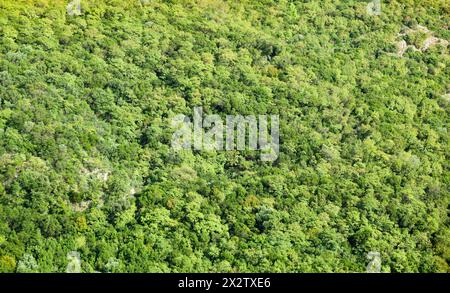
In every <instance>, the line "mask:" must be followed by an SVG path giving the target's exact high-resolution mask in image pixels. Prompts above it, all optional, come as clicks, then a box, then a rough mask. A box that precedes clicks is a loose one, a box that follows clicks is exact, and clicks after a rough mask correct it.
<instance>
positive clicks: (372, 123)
mask: <svg viewBox="0 0 450 293" xmlns="http://www.w3.org/2000/svg"><path fill="white" fill-rule="evenodd" d="M68 2H69V1H62V0H2V1H1V2H0V272H64V271H70V270H75V271H77V270H78V271H80V270H81V271H82V272H95V271H98V272H364V271H366V266H367V264H368V261H369V260H368V259H367V256H368V253H371V252H376V253H379V255H380V257H381V271H383V272H449V271H450V267H449V263H450V222H449V219H448V212H449V210H448V208H449V197H450V190H449V183H450V182H449V180H450V176H449V175H450V173H449V162H450V160H449V153H450V147H449V122H450V121H449V112H450V108H449V103H450V72H449V68H450V67H449V61H450V59H449V52H448V49H449V48H448V40H450V31H449V27H448V25H449V23H450V5H449V2H448V1H447V0H436V1H432V0H420V1H419V0H417V1H413V0H405V1H395V0H392V1H387V0H383V1H381V13H379V14H376V15H374V14H371V13H368V10H367V5H368V1H347V0H346V1H344V0H324V1H312V0H303V1H287V0H280V1H275V0H259V1H256V0H255V1H250V0H246V1H237V0H232V1H219V0H171V1H162V0H141V1H139V0H94V1H87V0H81V2H80V3H81V10H80V11H79V13H78V12H77V11H76V12H77V13H71V14H72V15H69V13H68V10H67V4H68ZM75 8H76V7H75ZM195 106H201V107H203V110H204V112H205V113H209V114H218V115H221V116H224V115H228V114H230V115H231V114H242V115H247V114H255V115H258V114H268V115H279V117H280V154H279V157H278V159H277V160H276V161H273V162H263V161H261V160H260V159H259V154H258V153H257V152H254V151H250V150H245V151H221V152H219V151H217V152H215V151H198V150H186V151H181V152H175V151H174V150H173V149H171V147H170V140H171V137H172V132H173V131H172V129H171V128H170V123H169V119H170V118H171V117H173V116H174V115H176V114H179V113H182V114H185V115H192V109H193V107H195ZM77 261H78V263H77Z"/></svg>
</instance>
